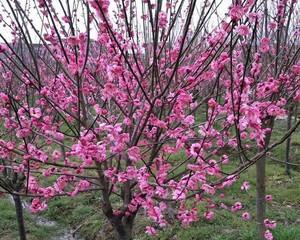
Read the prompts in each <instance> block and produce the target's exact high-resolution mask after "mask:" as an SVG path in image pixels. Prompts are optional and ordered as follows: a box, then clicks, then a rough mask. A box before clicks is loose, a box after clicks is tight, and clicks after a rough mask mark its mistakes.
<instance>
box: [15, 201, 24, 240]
mask: <svg viewBox="0 0 300 240" xmlns="http://www.w3.org/2000/svg"><path fill="white" fill-rule="evenodd" d="M13 199H14V202H15V209H16V215H17V221H18V228H19V236H20V240H26V231H25V224H24V217H23V206H22V201H21V198H20V196H19V195H13Z"/></svg>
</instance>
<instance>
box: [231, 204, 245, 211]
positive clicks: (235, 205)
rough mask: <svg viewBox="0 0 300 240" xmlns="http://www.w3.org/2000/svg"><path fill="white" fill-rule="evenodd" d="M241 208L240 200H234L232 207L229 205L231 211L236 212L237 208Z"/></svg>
mask: <svg viewBox="0 0 300 240" xmlns="http://www.w3.org/2000/svg"><path fill="white" fill-rule="evenodd" d="M242 208H243V205H242V203H241V202H236V203H235V204H234V205H233V206H232V207H231V211H232V212H237V211H239V210H241V209H242Z"/></svg>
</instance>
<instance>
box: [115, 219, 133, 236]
mask: <svg viewBox="0 0 300 240" xmlns="http://www.w3.org/2000/svg"><path fill="white" fill-rule="evenodd" d="M113 227H114V229H115V232H116V238H117V240H132V227H133V220H127V221H126V222H125V223H122V221H119V220H117V221H114V222H113Z"/></svg>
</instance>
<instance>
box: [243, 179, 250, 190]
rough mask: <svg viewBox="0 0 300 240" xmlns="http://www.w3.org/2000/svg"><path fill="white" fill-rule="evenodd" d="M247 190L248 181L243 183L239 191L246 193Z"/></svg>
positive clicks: (248, 186)
mask: <svg viewBox="0 0 300 240" xmlns="http://www.w3.org/2000/svg"><path fill="white" fill-rule="evenodd" d="M249 188H250V183H249V182H248V181H245V182H243V184H242V186H241V190H243V191H248V190H249Z"/></svg>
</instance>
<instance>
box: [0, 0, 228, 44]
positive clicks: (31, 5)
mask: <svg viewBox="0 0 300 240" xmlns="http://www.w3.org/2000/svg"><path fill="white" fill-rule="evenodd" d="M7 1H9V2H10V3H12V4H13V2H14V0H0V4H1V6H0V14H1V16H2V18H3V21H2V22H1V23H0V32H1V34H2V35H4V36H5V38H6V39H7V40H9V41H11V39H12V35H11V29H10V28H9V27H8V26H6V24H5V22H7V23H10V22H11V20H10V19H9V17H8V16H9V14H12V13H11V10H10V8H9V6H8V4H7ZM141 1H142V0H137V1H136V2H137V9H138V12H139V14H140V15H141V14H142V13H141V12H142V11H141V8H142V7H141ZM179 1H180V0H179ZM183 1H185V2H188V1H187V0H183ZM19 2H20V4H21V5H22V7H23V9H26V10H29V11H28V12H29V13H30V19H32V21H33V23H34V26H35V27H36V28H37V29H39V30H41V31H42V32H44V31H43V30H42V19H41V17H42V16H40V15H39V14H38V11H37V9H36V6H37V5H38V1H37V0H19ZM62 2H63V3H65V2H66V1H65V0H62ZM69 2H70V4H71V8H74V9H77V14H78V19H80V22H79V24H78V28H79V29H80V31H81V32H84V31H85V24H84V21H83V20H84V19H85V14H84V11H83V9H84V6H83V5H82V4H80V5H77V3H78V2H82V1H81V0H80V1H77V0H75V1H74V0H70V1H69ZM152 2H156V1H153V0H152ZM165 2H166V1H165V0H164V1H163V5H165ZM203 2H204V1H203V0H198V1H197V6H196V11H195V14H194V15H195V19H194V22H196V16H197V15H198V14H197V13H200V11H201V9H202V6H203ZM52 4H53V6H54V8H55V10H56V12H57V15H58V16H59V17H60V18H61V17H63V16H64V14H63V11H62V8H61V7H60V4H59V1H58V0H52ZM230 4H231V0H216V5H219V7H218V11H217V13H218V16H219V17H221V18H223V17H224V15H225V13H226V12H227V10H228V7H229V5H230ZM114 10H116V5H115V2H114V1H111V4H110V8H109V14H110V15H113V12H114ZM15 13H16V11H15ZM217 19H218V17H217V14H213V15H212V16H211V18H210V25H211V26H212V27H213V26H215V25H217V22H218V20H217ZM65 25H66V26H67V24H65ZM91 27H92V29H91V36H92V38H96V37H97V32H96V30H95V27H94V26H91ZM29 31H30V33H31V37H32V38H33V41H34V42H38V37H37V36H36V34H34V31H33V30H32V29H30V30H29ZM0 41H1V42H3V41H2V40H1V39H0Z"/></svg>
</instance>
